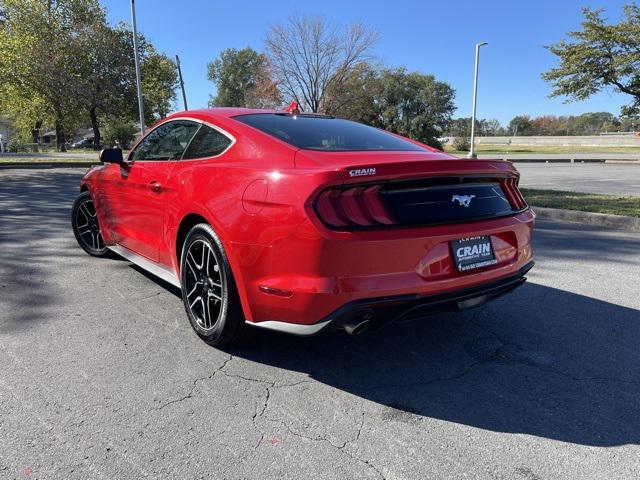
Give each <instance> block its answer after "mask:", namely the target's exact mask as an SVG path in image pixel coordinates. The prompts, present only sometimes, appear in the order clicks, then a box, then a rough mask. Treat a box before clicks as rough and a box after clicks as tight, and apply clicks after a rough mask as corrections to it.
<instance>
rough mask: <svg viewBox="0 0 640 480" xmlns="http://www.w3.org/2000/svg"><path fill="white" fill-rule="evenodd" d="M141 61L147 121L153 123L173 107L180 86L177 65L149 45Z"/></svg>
mask: <svg viewBox="0 0 640 480" xmlns="http://www.w3.org/2000/svg"><path fill="white" fill-rule="evenodd" d="M148 48H149V51H148V52H145V55H143V59H142V61H141V62H140V75H141V76H142V82H141V83H142V92H143V96H144V115H145V122H146V123H147V124H151V123H153V122H155V121H156V120H158V119H160V118H164V117H166V116H167V115H168V114H169V112H170V111H171V110H172V109H173V107H174V105H175V101H176V88H177V87H178V72H177V70H176V65H175V63H174V62H173V60H171V59H170V58H169V57H167V56H166V55H164V54H162V53H158V52H157V51H156V50H155V48H153V46H151V45H149V47H148Z"/></svg>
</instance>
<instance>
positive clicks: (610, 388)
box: [227, 283, 640, 446]
mask: <svg viewBox="0 0 640 480" xmlns="http://www.w3.org/2000/svg"><path fill="white" fill-rule="evenodd" d="M532 306H535V308H532ZM638 338H640V313H639V312H638V311H637V310H634V309H631V308H625V307H622V306H618V305H614V304H611V303H607V302H603V301H600V300H596V299H593V298H588V297H585V296H582V295H577V294H574V293H570V292H566V291H563V290H559V289H555V288H549V287H546V286H542V285H537V284H533V283H529V284H526V285H525V286H523V287H522V288H521V289H519V291H516V292H514V293H513V294H511V295H507V296H506V297H503V298H502V299H499V300H496V301H495V302H494V303H491V304H488V305H486V306H485V307H482V308H480V309H478V310H476V311H472V312H466V313H460V314H447V315H440V316H437V317H431V318H425V319H422V320H417V321H413V322H410V323H401V324H395V325H392V326H389V327H386V328H384V329H382V330H379V331H373V332H365V333H364V334H362V335H360V336H357V337H349V336H347V335H346V334H342V333H338V332H336V333H332V334H327V335H323V336H320V337H315V338H306V339H301V338H296V337H290V336H285V335H278V334H272V333H264V334H260V335H259V336H258V338H257V339H255V340H254V342H253V343H252V344H250V345H247V346H245V347H243V348H233V349H227V351H228V352H229V353H231V354H233V355H236V356H239V357H242V358H245V359H248V360H251V361H253V362H259V363H261V364H268V365H272V366H274V367H277V368H281V369H286V370H293V371H298V372H303V373H305V374H307V375H308V376H309V377H311V378H312V379H314V380H316V381H318V382H322V383H323V384H326V385H328V386H330V387H333V388H336V389H340V390H342V391H344V392H348V393H350V394H353V395H357V396H359V397H362V398H364V399H366V400H369V401H371V402H376V403H378V404H381V405H384V406H386V407H387V408H388V410H387V413H386V414H385V418H386V419H387V420H389V421H398V422H415V421H417V420H419V419H420V417H431V418H436V419H440V420H444V421H447V422H456V423H461V424H464V425H469V426H472V427H476V428H481V429H485V430H490V431H494V432H506V433H517V434H525V435H534V436H538V437H545V438H550V439H554V440H560V441H563V442H571V443H576V444H583V445H591V446H615V445H623V444H637V443H638V442H640V371H639V369H638V368H637V366H638V364H640V349H638V346H637V339H638Z"/></svg>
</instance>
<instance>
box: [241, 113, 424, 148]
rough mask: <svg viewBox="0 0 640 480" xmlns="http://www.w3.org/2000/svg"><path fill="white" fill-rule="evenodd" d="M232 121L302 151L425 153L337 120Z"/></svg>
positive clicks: (272, 116) (274, 116)
mask: <svg viewBox="0 0 640 480" xmlns="http://www.w3.org/2000/svg"><path fill="white" fill-rule="evenodd" d="M233 118H234V119H235V120H237V121H239V122H242V123H246V124H247V125H250V126H252V127H254V128H257V129H258V130H261V131H263V132H264V133H267V134H269V135H272V136H274V137H276V138H279V139H280V140H283V141H285V142H287V143H289V144H291V145H293V146H296V147H298V148H303V149H305V150H322V151H327V152H344V151H385V150H390V151H422V152H423V151H424V149H423V148H421V147H419V146H418V145H416V144H414V143H411V142H409V141H407V140H404V139H402V138H398V137H396V136H395V135H392V134H390V133H388V132H385V131H384V130H379V129H377V128H373V127H369V126H367V125H363V124H361V123H357V122H352V121H349V120H342V119H339V118H331V117H323V116H311V115H309V116H307V115H297V116H293V115H288V114H279V113H257V114H249V115H239V116H236V117H233Z"/></svg>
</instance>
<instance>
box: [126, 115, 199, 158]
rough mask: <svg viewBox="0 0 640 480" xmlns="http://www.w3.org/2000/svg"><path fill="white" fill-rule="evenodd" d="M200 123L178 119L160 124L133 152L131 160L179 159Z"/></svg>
mask: <svg viewBox="0 0 640 480" xmlns="http://www.w3.org/2000/svg"><path fill="white" fill-rule="evenodd" d="M199 126H200V125H199V124H198V123H195V122H189V121H186V120H178V121H175V122H168V123H165V124H164V125H161V126H159V127H158V128H156V129H155V130H154V131H153V132H151V133H150V134H149V135H147V136H146V137H145V138H144V140H142V142H140V143H139V144H138V146H137V147H136V149H135V150H134V151H133V152H131V156H130V157H129V159H130V160H179V159H180V158H182V154H183V153H184V150H185V148H187V145H189V141H190V140H191V138H192V137H193V134H194V133H196V131H197V130H198V127H199Z"/></svg>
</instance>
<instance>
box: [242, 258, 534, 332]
mask: <svg viewBox="0 0 640 480" xmlns="http://www.w3.org/2000/svg"><path fill="white" fill-rule="evenodd" d="M533 266H534V262H533V261H530V262H529V263H527V264H526V265H525V266H523V267H522V268H520V270H518V272H517V273H516V274H515V275H510V276H508V277H506V278H502V279H499V280H497V281H493V282H491V283H488V284H484V285H477V286H475V287H472V288H466V289H463V290H458V291H454V292H449V293H444V294H439V295H429V296H420V295H415V294H414V295H399V296H391V297H382V298H369V299H365V300H356V301H353V302H350V303H347V304H346V305H343V306H342V307H340V308H338V309H337V310H335V311H334V312H333V313H331V314H330V315H328V316H327V317H325V318H323V319H322V320H320V321H319V322H317V323H314V324H311V325H301V324H292V323H288V322H278V321H266V322H259V323H251V325H254V326H256V327H261V328H266V329H269V330H277V331H281V332H285V333H291V334H295V335H303V336H309V335H315V334H317V333H319V332H321V331H324V330H335V329H340V328H343V327H344V326H345V325H346V324H349V323H353V322H355V321H357V320H358V319H367V321H369V322H371V324H372V325H373V326H374V327H381V326H383V325H387V324H389V323H393V322H396V321H407V320H414V319H418V318H423V317H427V316H429V315H435V314H438V313H444V312H455V311H463V310H469V309H471V308H475V307H479V306H481V305H484V304H485V303H487V302H488V301H490V300H493V299H495V298H497V297H500V296H502V295H504V294H506V293H509V292H512V291H513V290H515V289H516V288H518V287H519V286H520V285H522V284H523V283H524V282H525V281H526V280H527V278H526V277H525V275H526V274H527V272H529V270H531V268H533Z"/></svg>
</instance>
